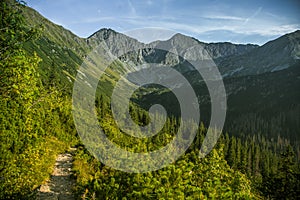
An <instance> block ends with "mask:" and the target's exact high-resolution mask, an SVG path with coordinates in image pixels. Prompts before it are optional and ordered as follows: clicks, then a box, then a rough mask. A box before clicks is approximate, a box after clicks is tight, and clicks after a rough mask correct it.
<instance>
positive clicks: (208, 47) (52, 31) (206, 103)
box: [25, 8, 300, 143]
mask: <svg viewBox="0 0 300 200" xmlns="http://www.w3.org/2000/svg"><path fill="white" fill-rule="evenodd" d="M25 17H26V19H27V23H28V24H29V25H31V26H36V25H42V29H43V31H42V33H41V36H40V37H39V39H37V40H35V41H29V42H28V43H27V44H26V45H25V49H26V50H27V51H28V52H29V53H31V54H32V53H33V52H36V53H37V54H38V56H39V57H41V58H42V62H41V63H40V67H39V72H40V74H41V78H42V80H43V82H44V83H46V84H52V85H56V86H57V87H59V88H61V89H62V90H64V91H65V92H66V94H71V92H72V86H73V82H74V80H75V77H76V74H77V73H78V68H79V67H80V65H81V64H82V62H83V61H84V59H85V57H86V56H87V55H88V54H89V53H90V52H91V51H92V50H93V49H95V48H96V47H97V46H98V45H99V44H100V43H103V42H104V43H105V45H106V47H107V48H108V49H109V50H110V51H111V52H112V53H113V54H114V53H115V54H116V53H117V51H118V50H119V49H127V48H129V49H130V48H132V47H134V48H139V49H141V50H140V51H137V52H132V53H128V54H125V55H124V56H122V57H119V58H118V59H117V60H118V65H117V68H115V70H116V71H118V70H121V71H122V69H125V70H127V71H128V69H129V68H130V67H132V66H138V65H143V64H147V63H157V64H161V65H166V64H167V65H172V66H174V68H175V69H177V70H178V71H179V72H180V73H182V74H183V75H184V76H185V77H186V78H187V80H189V82H190V83H191V84H192V86H193V88H194V90H195V91H196V93H197V95H198V98H199V102H200V109H201V119H202V121H204V122H205V123H208V121H209V116H210V107H211V105H210V98H209V95H208V92H207V88H206V86H205V83H204V82H203V81H201V80H202V79H201V76H199V74H198V75H197V73H195V69H194V68H193V67H191V65H190V64H189V63H186V62H184V59H182V57H180V56H178V55H179V54H180V55H182V56H183V57H190V58H192V59H194V60H197V59H212V60H213V61H214V63H215V64H216V66H217V67H218V69H219V71H220V73H221V75H222V77H223V81H224V84H225V89H226V94H227V101H228V107H227V118H226V123H225V128H224V130H225V131H229V132H230V133H231V134H238V133H239V134H240V133H243V134H263V135H266V136H268V137H269V138H270V139H271V138H275V139H277V138H278V137H284V138H286V139H288V140H291V142H292V143H299V141H300V140H299V139H300V138H299V130H300V121H299V119H300V116H299V114H300V112H299V111H300V104H299V102H300V101H299V100H300V92H299V91H300V90H299V85H300V31H299V30H298V31H295V32H293V33H289V34H286V35H283V36H281V37H280V38H278V39H275V40H273V41H269V42H267V43H266V44H264V45H262V46H259V45H255V44H246V45H244V44H232V43H229V42H222V43H204V42H201V41H199V40H197V39H194V38H190V37H188V36H185V35H182V34H176V35H174V36H172V37H171V38H170V39H168V40H166V41H154V42H151V43H150V44H143V43H141V42H139V41H138V40H136V39H133V38H131V37H128V36H126V35H124V34H122V33H118V32H116V31H114V30H111V29H106V28H104V29H100V30H99V31H97V32H96V33H94V34H92V35H91V36H90V37H88V38H80V37H78V36H76V35H75V34H73V33H72V32H70V31H68V30H66V29H65V28H64V27H62V26H59V25H56V24H54V23H52V22H50V21H49V20H47V19H45V18H44V17H42V16H41V15H40V14H39V13H37V12H36V11H35V10H33V9H31V8H26V12H25ZM191 41H192V42H191ZM194 44H197V46H199V47H201V49H197V48H196V49H195V48H193V46H194ZM161 46H164V47H168V49H170V50H171V51H162V50H161V49H160V47H161ZM203 49H204V50H203ZM170 52H172V53H170ZM136 71H138V69H137V68H135V70H133V71H131V72H132V73H135V72H136ZM117 79H118V75H116V74H115V71H114V69H112V70H111V71H108V73H107V75H106V78H105V82H101V81H100V83H99V84H101V83H103V84H104V89H103V88H102V90H101V92H102V93H104V95H106V96H108V94H109V93H108V92H107V91H108V90H111V89H112V88H113V86H114V84H115V83H116V81H117ZM142 90H143V91H142ZM142 90H141V91H142V92H140V93H139V92H137V93H136V94H135V95H133V97H132V101H133V102H135V103H136V104H138V105H140V106H141V107H142V108H144V109H147V108H149V106H150V105H151V104H153V101H155V102H157V103H162V104H163V105H164V106H165V107H166V109H167V110H168V111H170V113H172V114H174V115H177V114H178V113H177V112H176V110H177V109H176V108H175V107H176V106H178V105H177V103H176V101H174V100H172V94H171V92H170V91H169V90H165V89H163V88H160V87H157V86H153V87H149V88H143V89H142ZM202 112H203V115H202Z"/></svg>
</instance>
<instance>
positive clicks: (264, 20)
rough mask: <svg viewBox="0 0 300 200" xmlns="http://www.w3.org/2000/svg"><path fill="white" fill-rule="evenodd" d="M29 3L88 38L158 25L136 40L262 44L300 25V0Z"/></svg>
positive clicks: (69, 0)
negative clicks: (178, 38) (182, 37)
mask: <svg viewBox="0 0 300 200" xmlns="http://www.w3.org/2000/svg"><path fill="white" fill-rule="evenodd" d="M25 1H26V0H25ZM26 2H27V5H28V6H30V7H32V8H34V9H35V10H37V11H38V12H39V13H41V14H42V15H43V16H44V17H46V18H47V19H49V20H50V21H52V22H54V23H56V24H59V25H62V26H63V27H65V28H67V29H69V30H71V31H72V32H73V33H75V34H76V35H78V36H80V37H88V36H90V35H92V34H93V33H94V32H96V31H98V30H99V29H101V28H111V29H113V30H115V31H118V32H121V33H125V34H126V33H128V34H129V35H130V33H136V31H133V30H135V29H138V30H144V28H148V30H151V28H156V29H157V30H158V31H152V32H155V33H156V34H155V35H154V36H153V34H152V33H151V32H149V34H148V36H147V38H145V37H144V38H137V39H139V40H144V41H143V42H150V41H152V40H156V39H161V40H164V39H167V38H168V37H170V36H171V35H172V34H174V33H182V34H185V35H188V36H192V37H194V38H197V39H198V40H200V41H203V42H232V43H242V44H248V43H252V44H259V45H262V44H264V43H266V42H267V41H270V40H273V39H276V38H278V37H279V36H281V35H284V34H286V33H290V32H293V31H295V30H299V29H300V1H299V0H252V1H248V0H238V1H236V0H232V1H228V0H27V1H26ZM149 28H150V29H149ZM159 30H161V31H159ZM163 30H166V31H163ZM157 33H161V34H157ZM138 35H139V34H132V35H131V36H138ZM149 35H152V36H153V37H151V36H149Z"/></svg>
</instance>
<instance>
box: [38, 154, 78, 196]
mask: <svg viewBox="0 0 300 200" xmlns="http://www.w3.org/2000/svg"><path fill="white" fill-rule="evenodd" d="M75 150H76V149H73V148H72V149H70V152H68V153H64V154H60V155H58V157H57V158H56V163H55V165H54V170H53V173H52V175H51V179H50V180H49V181H47V182H46V183H45V184H43V185H41V187H40V189H39V191H38V194H37V200H73V199H75V196H74V195H73V193H72V188H73V186H74V184H75V180H74V179H72V177H71V174H72V171H71V169H72V162H73V155H72V153H74V151H75Z"/></svg>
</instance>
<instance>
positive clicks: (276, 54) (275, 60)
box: [219, 30, 300, 76]
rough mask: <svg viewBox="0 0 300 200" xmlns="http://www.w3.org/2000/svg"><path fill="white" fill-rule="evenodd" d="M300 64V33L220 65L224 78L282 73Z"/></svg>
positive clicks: (279, 39)
mask: <svg viewBox="0 0 300 200" xmlns="http://www.w3.org/2000/svg"><path fill="white" fill-rule="evenodd" d="M299 62H300V31H299V30H298V31H295V32H293V33H290V34H287V35H284V36H282V37H280V38H278V39H276V40H273V41H270V42H267V43H266V44H264V45H263V46H261V47H258V48H257V49H255V50H252V51H249V52H247V53H245V54H243V55H238V56H234V57H231V58H229V59H226V60H224V61H222V62H221V63H219V65H220V67H219V68H220V70H221V72H223V75H224V76H232V75H234V76H242V75H250V74H251V75H255V74H261V73H265V72H274V71H280V70H282V69H286V68H289V67H290V66H293V65H295V64H299Z"/></svg>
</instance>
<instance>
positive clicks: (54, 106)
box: [0, 0, 300, 199]
mask: <svg viewBox="0 0 300 200" xmlns="http://www.w3.org/2000/svg"><path fill="white" fill-rule="evenodd" d="M0 4H1V7H0V9H1V16H2V18H3V20H2V21H3V23H1V24H0V25H1V27H0V41H1V49H0V51H1V54H0V57H1V63H0V77H1V79H0V88H1V89H0V108H1V110H2V112H1V115H0V127H1V129H0V131H1V134H0V142H1V144H2V145H1V147H0V160H1V162H0V199H34V198H37V199H38V198H39V197H41V196H44V195H45V196H47V197H49V196H51V197H52V196H53V195H52V194H53V193H52V192H51V191H54V192H55V195H54V196H53V197H58V196H59V195H66V196H68V197H69V198H73V197H74V198H78V199H283V198H287V199H299V197H300V183H299V181H300V179H299V175H300V170H299V169H300V166H299V160H300V144H299V135H298V133H299V130H300V127H299V124H300V122H299V119H300V116H299V113H300V112H299V111H300V110H299V109H300V105H299V102H300V101H299V100H300V92H299V90H297V89H296V88H297V87H298V86H299V80H300V79H299V77H300V71H299V69H300V68H299V67H300V65H299V64H300V63H299V51H300V50H299V33H300V32H299V31H296V32H294V33H290V34H287V35H284V36H282V37H280V38H278V39H276V40H274V41H270V42H268V43H266V44H265V45H262V46H258V45H252V44H247V45H244V44H232V43H228V42H222V43H204V42H201V41H199V40H197V39H195V38H191V37H188V36H185V35H182V34H176V35H174V36H173V37H171V38H170V39H168V40H166V41H154V42H152V43H150V44H143V43H141V42H139V41H138V40H136V39H134V38H131V37H128V36H126V35H124V34H122V33H118V32H116V31H114V30H112V29H107V28H103V29H100V30H99V31H97V32H96V33H94V34H92V35H91V36H90V37H88V38H80V37H78V36H76V35H75V34H73V33H72V32H71V31H69V30H66V29H65V28H64V27H62V26H59V25H56V24H54V23H52V22H51V21H49V20H47V19H45V18H44V17H43V16H41V15H40V14H39V13H38V12H36V11H35V10H33V9H31V8H28V7H26V6H25V5H23V4H22V3H19V2H16V1H14V0H4V1H1V3H0ZM23 17H24V19H25V21H23ZM99 45H100V46H99ZM128 50H129V51H128ZM187 60H188V61H187ZM84 61H85V62H84ZM195 63H196V64H197V63H198V64H199V67H200V68H201V69H204V71H205V72H210V70H211V69H212V68H213V67H214V66H216V67H217V68H218V69H219V70H220V72H221V75H222V77H223V81H224V84H225V89H226V96H227V116H226V122H225V127H224V129H223V133H222V134H221V135H220V137H219V139H218V141H217V143H216V145H215V146H214V148H213V149H212V151H210V153H208V154H207V155H206V156H204V155H203V151H199V150H200V149H202V147H203V146H205V145H203V143H204V142H203V141H206V140H208V141H210V139H214V138H211V137H207V136H209V135H208V133H209V131H212V133H213V134H215V133H217V132H218V130H216V129H214V130H212V129H209V128H207V127H208V124H209V120H210V115H211V107H212V105H211V101H212V100H211V97H210V95H209V93H208V88H207V83H210V84H214V83H215V81H217V80H216V77H214V76H213V77H210V78H209V80H207V81H208V82H207V83H205V82H204V79H203V77H202V76H201V75H200V73H198V71H197V70H195V69H196V68H195ZM90 66H92V67H94V68H92V69H93V70H89V69H90V68H88V67H90ZM149 66H154V67H155V70H153V71H147V69H148V68H149ZM80 67H81V68H80ZM168 67H170V68H168ZM103 69H105V70H103ZM174 69H175V70H174ZM168 70H169V71H168ZM172 70H173V71H176V73H171V72H172ZM169 72H170V73H169ZM102 73H103V76H102V77H101V78H100V80H99V82H98V79H99V77H98V75H100V74H102ZM76 77H77V78H78V80H79V82H80V83H83V85H84V87H83V88H81V89H83V90H78V91H79V92H78V91H77V90H76V89H78V88H76V87H74V88H75V89H74V88H73V86H74V85H75V86H76V84H74V81H75V78H76ZM121 77H123V78H124V79H123V80H125V82H126V83H127V84H128V85H129V86H130V87H132V88H137V89H136V90H134V91H133V94H132V95H131V96H130V97H129V98H130V102H129V105H127V106H128V109H127V107H125V106H123V107H124V108H125V110H126V109H127V110H128V113H125V114H124V113H121V114H120V116H122V117H124V116H125V117H124V118H125V121H124V122H121V123H119V124H118V122H117V121H116V119H115V117H116V115H115V113H114V112H116V110H113V108H112V106H111V105H112V101H113V100H112V97H111V96H112V92H113V90H114V88H115V87H116V86H118V85H117V84H118V82H119V80H120V78H121ZM180 77H184V78H185V79H186V80H187V81H184V80H185V79H179V78H180ZM145 79H146V80H150V79H151V80H150V81H157V80H159V81H162V82H168V83H169V87H170V88H171V89H174V91H175V90H177V89H178V90H181V91H183V94H184V95H183V96H184V97H189V96H188V94H187V93H185V92H186V91H188V89H189V88H191V89H192V90H193V91H194V92H195V94H196V97H195V98H193V100H195V101H192V100H191V101H189V102H190V103H188V106H190V107H189V108H192V109H190V110H188V111H189V112H188V114H189V113H192V110H193V109H194V108H195V107H193V106H194V105H195V104H197V102H196V101H198V102H199V105H200V111H201V115H200V122H199V123H198V122H197V123H195V121H193V119H190V118H184V116H185V115H184V114H182V113H181V110H180V106H185V105H182V104H181V105H180V103H179V100H178V99H177V98H176V96H175V93H173V92H171V89H170V88H167V87H163V86H161V85H158V84H151V83H150V84H146V85H142V84H141V82H143V80H145ZM95 80H96V81H95ZM181 80H182V81H181ZM150 81H149V82H150ZM141 85H142V86H141ZM93 86H97V90H96V92H95V91H93V90H92V89H93ZM140 86H141V87H140ZM189 86H191V87H189ZM73 89H74V91H73ZM126 89H128V88H125V87H123V88H122V87H121V89H120V90H119V92H120V93H122V92H123V91H126ZM214 89H216V90H213V92H216V91H219V90H217V89H218V88H214ZM91 91H92V92H95V93H90V92H91ZM74 94H77V95H78V96H76V97H78V98H79V99H80V100H82V101H81V102H84V103H87V104H88V106H89V107H88V109H85V107H79V109H76V108H78V107H76V106H77V103H78V101H76V98H74ZM94 94H96V95H94ZM116 95H119V94H116ZM90 96H92V97H94V96H95V100H94V99H92V101H89V97H90ZM116 97H118V96H116ZM191 99H192V98H191ZM118 100H119V103H120V105H123V104H122V103H124V102H123V101H124V100H123V98H122V99H120V98H119V99H118ZM188 100H190V99H188ZM79 102H80V101H79ZM125 103H126V102H125ZM154 104H161V105H163V107H164V108H165V109H166V111H167V114H168V116H167V117H166V118H164V117H163V116H162V115H161V114H159V113H154V115H150V114H149V112H148V110H149V108H150V107H151V106H152V105H154ZM80 105H81V104H80ZM225 106H226V105H224V107H225ZM118 112H121V109H120V110H117V114H119V113H118ZM89 113H92V114H93V115H94V116H95V117H94V118H93V119H92V117H90V116H89V115H88V114H89ZM217 114H220V113H217ZM181 115H182V116H181ZM187 116H189V115H187ZM78 117H79V118H78ZM151 117H154V118H151ZM130 119H132V121H133V122H134V123H135V124H136V125H137V126H136V127H137V128H136V129H133V133H134V134H136V135H137V136H139V137H136V135H134V134H132V132H126V129H122V128H121V127H120V124H121V125H123V126H125V128H127V127H126V126H129V125H128V124H130V122H131V121H130ZM155 119H158V120H160V121H164V120H165V121H164V122H165V123H163V124H162V126H160V124H159V123H152V124H151V122H152V121H153V120H155ZM76 120H77V121H76ZM93 120H94V121H93ZM78 121H79V122H80V123H81V124H82V125H83V127H84V128H85V129H84V131H86V132H84V134H82V132H81V130H82V129H80V128H81V127H78V126H76V125H78ZM93 122H96V123H94V124H91V123H93ZM149 124H150V125H151V126H149V127H150V128H151V129H148V130H147V131H149V130H150V131H152V130H158V133H156V134H154V135H151V136H149V137H140V136H141V135H139V134H140V131H139V130H140V129H141V130H142V128H143V127H146V126H147V125H149ZM95 127H96V128H97V130H99V128H101V130H102V131H103V132H100V133H102V134H100V133H98V132H97V134H94V133H95V130H96V128H95ZM141 127H142V128H141ZM157 127H158V128H159V129H157ZM194 127H195V128H194ZM145 130H146V129H145ZM192 132H193V133H194V136H195V137H193V138H192V136H193V133H192ZM142 136H144V135H142ZM147 136H148V135H147ZM103 141H104V142H105V141H109V142H107V143H105V144H104V143H103ZM103 144H104V145H103ZM170 144H171V145H170ZM174 144H175V145H174ZM186 144H188V145H187V146H186ZM209 144H211V143H209ZM172 145H173V146H172ZM213 145H214V144H213ZM70 147H76V149H77V150H76V152H75V153H74V155H72V156H71V155H69V154H66V152H67V151H68V149H69V148H70ZM116 147H117V148H116ZM205 147H208V146H205ZM116 149H117V150H116ZM120 149H121V152H120ZM178 152H182V153H181V154H178ZM63 155H65V156H63ZM132 155H134V156H133V157H131V156H132ZM149 155H150V156H149ZM157 155H158V156H157ZM173 155H175V157H173ZM147 156H148V157H147ZM155 156H156V157H155ZM176 156H177V157H176ZM56 157H57V158H58V159H57V161H56V160H55V159H56ZM65 158H66V160H64V159H65ZM145 158H146V159H145ZM62 160H64V162H62ZM71 162H72V165H71ZM53 166H54V167H53ZM71 168H72V169H71ZM53 169H54V170H62V171H61V172H62V173H59V174H57V173H55V172H53ZM66 170H67V172H66ZM65 172H66V173H65ZM132 172H135V173H132ZM137 172H139V173H137ZM51 174H52V176H51ZM71 174H72V175H71ZM61 175H66V176H65V177H62V176H61ZM58 179H59V180H61V181H59V180H58ZM47 183H49V184H47ZM63 184H64V185H63ZM47 185H48V186H47ZM50 186H51V187H50ZM47 187H49V188H50V189H49V191H48V190H46V191H45V193H46V194H41V193H39V192H38V191H40V192H43V188H44V189H45V188H46V189H47ZM63 188H64V189H63ZM63 190H64V191H63ZM48 192H50V193H49V194H48ZM71 193H72V194H71Z"/></svg>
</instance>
